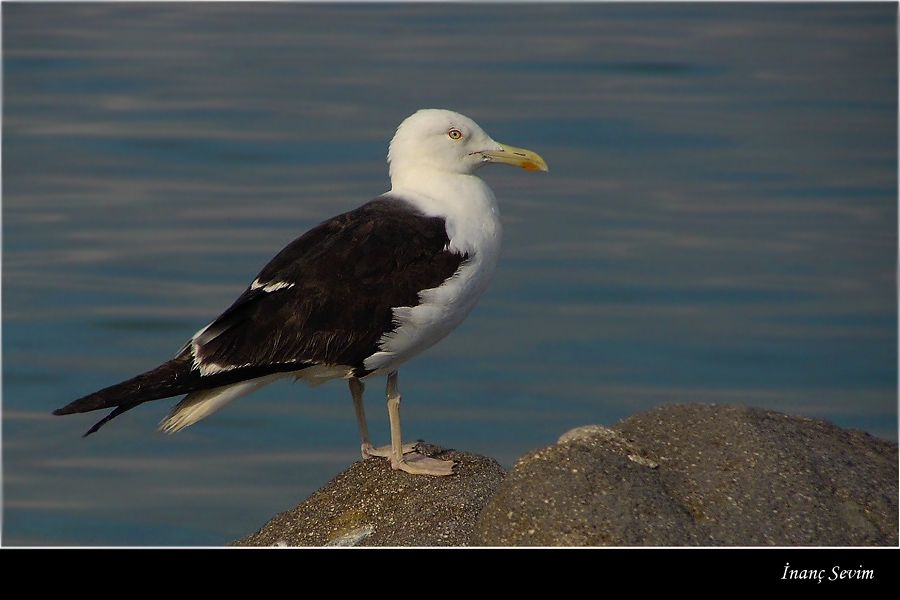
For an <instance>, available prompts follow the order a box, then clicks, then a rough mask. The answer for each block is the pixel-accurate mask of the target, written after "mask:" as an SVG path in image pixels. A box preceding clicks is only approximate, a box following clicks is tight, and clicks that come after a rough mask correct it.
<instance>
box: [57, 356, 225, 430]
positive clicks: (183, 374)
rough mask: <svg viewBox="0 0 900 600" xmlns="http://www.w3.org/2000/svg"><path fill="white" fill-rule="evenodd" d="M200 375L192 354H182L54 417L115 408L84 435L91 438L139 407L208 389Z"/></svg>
mask: <svg viewBox="0 0 900 600" xmlns="http://www.w3.org/2000/svg"><path fill="white" fill-rule="evenodd" d="M201 378H202V377H201V375H200V372H199V371H197V370H192V369H191V357H190V353H187V352H185V353H182V354H180V355H179V356H177V357H176V358H173V359H172V360H170V361H169V362H167V363H164V364H162V365H160V366H158V367H157V368H155V369H153V370H152V371H147V372H146V373H143V374H141V375H138V376H136V377H132V378H131V379H129V380H127V381H123V382H122V383H117V384H115V385H111V386H109V387H107V388H103V389H102V390H100V391H99V392H94V393H93V394H88V395H87V396H85V397H83V398H79V399H78V400H75V401H74V402H71V403H69V404H67V405H66V406H63V407H62V408H58V409H56V410H54V411H53V414H54V415H71V414H74V413H84V412H90V411H92V410H101V409H104V408H114V409H115V410H113V411H112V412H111V413H109V414H108V415H107V416H106V417H104V418H103V419H102V420H100V421H98V422H97V423H96V424H95V425H94V426H93V427H91V428H90V429H88V430H87V432H86V433H85V434H84V435H85V436H88V435H90V434H92V433H94V432H96V431H97V430H98V429H100V428H101V427H103V425H105V424H106V423H107V422H108V421H110V420H111V419H115V418H116V417H118V416H119V415H121V414H122V413H124V412H125V411H128V410H131V409H132V408H134V407H135V406H138V405H140V404H143V403H144V402H149V401H151V400H160V399H162V398H170V397H172V396H179V395H181V394H187V393H189V392H192V391H194V390H197V389H201V388H204V387H208V386H207V385H203V384H204V383H206V382H201Z"/></svg>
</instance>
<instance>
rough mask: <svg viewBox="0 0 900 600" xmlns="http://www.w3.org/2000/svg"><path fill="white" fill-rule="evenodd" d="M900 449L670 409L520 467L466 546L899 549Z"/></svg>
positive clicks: (783, 420) (583, 437)
mask: <svg viewBox="0 0 900 600" xmlns="http://www.w3.org/2000/svg"><path fill="white" fill-rule="evenodd" d="M897 458H898V456H897V444H893V443H890V442H887V441H884V440H879V439H877V438H874V437H872V436H870V435H869V434H867V433H865V432H862V431H856V430H846V429H841V428H839V427H837V426H835V425H833V424H831V423H828V422H827V421H823V420H819V419H811V418H806V417H795V416H788V415H784V414H781V413H777V412H772V411H766V410H761V409H756V408H749V407H746V406H740V405H699V404H682V405H669V406H664V407H660V408H657V409H654V410H650V411H647V412H644V413H640V414H638V415H635V416H632V417H629V418H626V419H624V420H622V421H620V422H619V423H617V424H616V425H614V426H613V427H611V428H606V427H602V426H588V427H582V428H578V429H575V430H573V431H570V432H568V433H567V434H565V435H563V436H562V437H561V438H560V440H559V442H558V443H557V444H556V445H553V446H550V447H547V448H543V449H541V450H537V451H535V452H531V453H529V454H527V455H525V456H523V457H522V458H521V459H519V460H518V461H517V462H516V464H515V466H514V467H513V469H512V471H511V472H510V474H509V475H508V476H507V477H506V479H505V480H504V482H503V484H502V485H501V486H500V489H499V490H498V491H497V493H496V494H495V495H494V497H493V498H492V499H491V501H490V502H489V503H488V505H487V506H486V507H485V509H484V511H482V513H481V515H480V516H479V519H478V524H477V526H476V528H475V531H474V532H473V536H472V539H471V540H470V544H472V545H489V546H506V545H516V546H519V545H525V546H547V545H560V546H562V545H566V546H572V545H578V546H586V545H590V546H635V545H642V546H656V545H661V546H772V545H777V546H796V545H811V546H859V545H893V546H896V545H897V543H898V535H897V531H898V520H897V514H898V486H897V481H898V462H897Z"/></svg>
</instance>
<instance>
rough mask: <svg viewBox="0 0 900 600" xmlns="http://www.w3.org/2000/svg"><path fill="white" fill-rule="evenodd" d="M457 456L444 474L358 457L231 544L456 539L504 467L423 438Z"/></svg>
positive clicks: (467, 529)
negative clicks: (414, 471)
mask: <svg viewBox="0 0 900 600" xmlns="http://www.w3.org/2000/svg"><path fill="white" fill-rule="evenodd" d="M422 449H423V451H424V453H425V454H427V455H429V456H434V457H436V458H441V459H443V460H451V459H452V460H455V461H457V463H458V464H457V466H456V472H455V473H454V474H453V475H452V476H449V477H429V476H424V475H410V474H408V473H403V472H401V471H392V470H391V467H390V462H389V461H388V460H387V459H379V458H372V459H369V460H365V461H359V462H357V463H354V464H353V465H351V466H350V468H348V469H347V470H346V471H344V472H343V473H341V474H340V475H338V476H337V477H335V478H334V479H332V480H331V481H329V482H328V483H327V484H325V486H323V487H322V488H321V489H319V490H318V491H316V492H315V493H314V494H313V495H312V496H310V497H309V498H307V499H306V500H305V501H303V502H302V503H301V504H300V505H299V506H297V507H296V508H293V509H291V510H289V511H286V512H283V513H281V514H279V515H276V516H275V517H274V518H273V519H272V520H270V521H269V522H268V523H266V525H265V526H264V527H263V528H262V529H260V530H259V531H258V532H257V533H254V534H253V535H249V536H247V537H245V538H242V539H239V540H236V541H234V542H232V543H231V544H230V545H232V546H464V545H466V544H467V543H468V540H469V537H470V535H471V533H472V528H473V527H475V520H476V519H477V518H478V514H479V513H480V512H481V510H482V508H483V507H484V505H485V503H486V502H487V501H488V499H490V497H491V496H492V495H493V493H494V492H495V491H496V489H497V487H498V486H499V485H500V482H501V481H502V480H503V477H504V475H505V474H506V469H504V468H503V467H501V466H500V464H499V463H497V461H495V460H494V459H492V458H487V457H484V456H478V455H475V454H467V453H464V452H456V451H454V450H445V449H443V448H438V447H437V446H431V445H428V444H423V445H422Z"/></svg>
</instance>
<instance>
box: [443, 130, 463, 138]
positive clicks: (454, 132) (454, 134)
mask: <svg viewBox="0 0 900 600" xmlns="http://www.w3.org/2000/svg"><path fill="white" fill-rule="evenodd" d="M447 135H448V136H450V139H451V140H458V139H461V138H462V131H460V130H459V129H451V130H450V131H448V132H447Z"/></svg>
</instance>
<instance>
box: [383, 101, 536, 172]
mask: <svg viewBox="0 0 900 600" xmlns="http://www.w3.org/2000/svg"><path fill="white" fill-rule="evenodd" d="M388 162H389V163H390V173H391V178H392V179H393V178H394V176H395V175H396V174H398V173H400V172H401V171H405V170H409V169H428V170H434V171H440V172H444V173H450V174H460V175H469V174H471V173H473V172H474V171H475V170H476V169H477V168H478V167H480V166H481V165H483V164H485V163H505V164H511V165H516V166H519V167H522V168H523V169H530V170H539V171H546V170H547V163H545V162H544V159H542V158H541V157H540V156H538V155H537V154H535V153H534V152H531V151H530V150H523V149H521V148H513V147H512V146H506V145H504V144H500V143H498V142H495V141H494V140H492V139H491V137H490V136H489V135H488V134H486V133H485V132H484V130H483V129H481V127H479V126H478V124H477V123H475V121H473V120H472V119H470V118H469V117H466V116H464V115H461V114H459V113H455V112H453V111H449V110H440V109H433V108H428V109H422V110H420V111H418V112H416V113H415V114H413V115H412V116H410V117H408V118H407V119H406V120H405V121H403V123H401V124H400V126H399V127H398V128H397V133H396V134H395V135H394V139H393V140H391V145H390V148H389V149H388Z"/></svg>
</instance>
